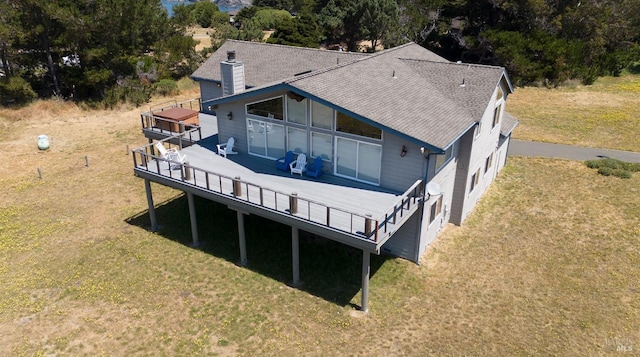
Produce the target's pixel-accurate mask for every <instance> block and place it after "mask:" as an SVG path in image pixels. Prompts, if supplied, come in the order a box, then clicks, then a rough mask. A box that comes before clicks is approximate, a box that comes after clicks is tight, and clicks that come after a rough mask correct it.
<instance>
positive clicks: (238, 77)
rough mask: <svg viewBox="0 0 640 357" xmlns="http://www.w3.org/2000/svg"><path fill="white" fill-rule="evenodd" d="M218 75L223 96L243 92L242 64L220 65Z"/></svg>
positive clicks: (227, 63) (224, 63) (229, 63)
mask: <svg viewBox="0 0 640 357" xmlns="http://www.w3.org/2000/svg"><path fill="white" fill-rule="evenodd" d="M220 74H221V77H222V78H221V81H222V94H223V95H232V94H236V93H240V92H243V91H244V89H245V84H244V83H245V81H244V65H243V64H242V62H233V63H232V62H222V63H220Z"/></svg>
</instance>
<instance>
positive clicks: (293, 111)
mask: <svg viewBox="0 0 640 357" xmlns="http://www.w3.org/2000/svg"><path fill="white" fill-rule="evenodd" d="M298 99H300V100H299V101H298ZM287 121H288V122H290V123H296V124H302V125H306V124H307V100H306V99H304V98H300V97H296V98H291V97H290V96H287Z"/></svg>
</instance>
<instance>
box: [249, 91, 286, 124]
mask: <svg viewBox="0 0 640 357" xmlns="http://www.w3.org/2000/svg"><path fill="white" fill-rule="evenodd" d="M274 99H280V101H281V102H282V113H280V116H281V118H277V117H276V116H275V115H272V114H278V113H268V114H267V116H262V115H259V114H254V113H249V106H250V105H252V104H257V103H261V102H267V101H270V100H274ZM286 110H287V108H286V104H285V99H284V95H277V96H274V97H270V98H265V99H262V100H256V101H255V102H250V103H245V105H244V113H245V115H247V116H248V117H251V118H264V119H270V120H274V121H275V120H278V121H280V122H284V121H285V120H284V119H285V111H286Z"/></svg>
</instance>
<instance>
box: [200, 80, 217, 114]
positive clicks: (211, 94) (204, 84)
mask: <svg viewBox="0 0 640 357" xmlns="http://www.w3.org/2000/svg"><path fill="white" fill-rule="evenodd" d="M199 82H200V97H201V100H202V103H203V107H204V109H205V110H207V109H208V108H206V105H207V104H206V103H205V102H206V101H208V100H211V99H216V98H220V97H222V88H221V87H220V84H219V83H218V82H213V81H202V80H201V81H199Z"/></svg>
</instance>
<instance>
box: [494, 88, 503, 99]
mask: <svg viewBox="0 0 640 357" xmlns="http://www.w3.org/2000/svg"><path fill="white" fill-rule="evenodd" d="M501 99H504V92H503V91H502V87H501V86H498V90H496V102H497V101H499V100H501Z"/></svg>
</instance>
